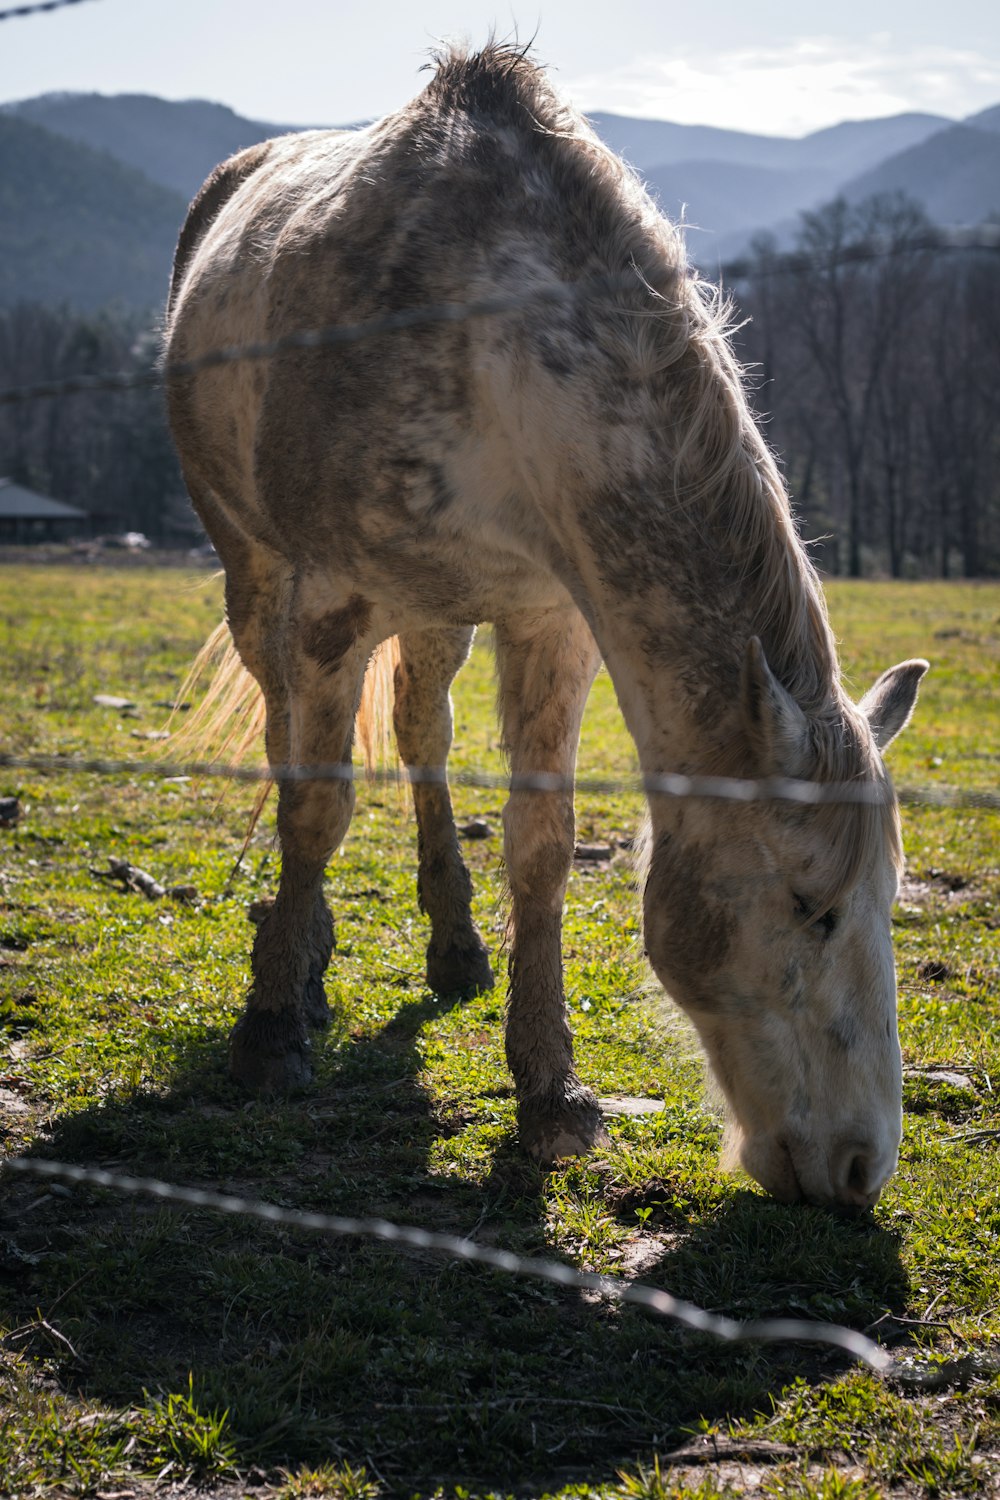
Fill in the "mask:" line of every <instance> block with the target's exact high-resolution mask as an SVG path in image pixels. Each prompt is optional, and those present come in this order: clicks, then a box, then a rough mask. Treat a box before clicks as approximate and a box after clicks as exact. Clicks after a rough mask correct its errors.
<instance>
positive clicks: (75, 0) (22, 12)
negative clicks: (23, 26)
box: [0, 0, 84, 21]
mask: <svg viewBox="0 0 1000 1500" xmlns="http://www.w3.org/2000/svg"><path fill="white" fill-rule="evenodd" d="M83 4H84V0H35V3H34V4H32V5H11V6H8V7H7V9H6V10H0V21H18V20H20V19H21V17H22V16H40V15H43V14H44V13H45V12H46V11H50V10H65V8H66V7H67V5H83Z"/></svg>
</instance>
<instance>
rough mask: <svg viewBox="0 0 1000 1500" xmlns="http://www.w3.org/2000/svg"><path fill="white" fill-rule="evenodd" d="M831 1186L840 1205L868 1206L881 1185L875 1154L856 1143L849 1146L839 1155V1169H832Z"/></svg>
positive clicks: (876, 1195)
mask: <svg viewBox="0 0 1000 1500" xmlns="http://www.w3.org/2000/svg"><path fill="white" fill-rule="evenodd" d="M833 1186H834V1192H835V1193H836V1196H837V1201H838V1202H839V1203H840V1204H841V1205H842V1206H844V1207H848V1208H868V1207H869V1206H870V1205H871V1204H872V1203H874V1202H875V1199H876V1198H877V1197H878V1190H879V1187H880V1186H881V1182H880V1180H879V1173H878V1158H877V1156H876V1155H875V1154H874V1153H873V1152H870V1151H867V1150H864V1149H863V1148H859V1147H858V1146H857V1145H853V1146H849V1147H848V1148H847V1149H846V1150H845V1151H844V1152H843V1154H842V1156H841V1159H840V1163H839V1170H835V1171H834V1179H833Z"/></svg>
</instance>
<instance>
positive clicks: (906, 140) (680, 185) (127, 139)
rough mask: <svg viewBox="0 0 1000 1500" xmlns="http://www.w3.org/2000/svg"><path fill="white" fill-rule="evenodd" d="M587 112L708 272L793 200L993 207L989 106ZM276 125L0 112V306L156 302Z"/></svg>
mask: <svg viewBox="0 0 1000 1500" xmlns="http://www.w3.org/2000/svg"><path fill="white" fill-rule="evenodd" d="M590 118H591V120H592V123H593V125H594V127H595V129H596V130H597V131H598V133H599V134H600V135H601V136H602V138H603V139H604V140H605V141H606V142H607V143H608V145H609V146H611V147H612V148H613V149H614V150H615V151H618V152H619V153H620V154H621V155H622V156H624V157H625V158H626V160H628V161H630V162H631V163H632V165H633V166H634V167H635V168H636V169H637V170H638V171H639V173H640V174H641V176H642V177H643V178H644V179H645V180H646V182H647V184H648V185H649V187H650V189H651V190H652V192H653V193H654V195H655V196H656V198H657V199H658V201H659V202H660V204H661V206H662V207H663V209H664V210H665V212H667V213H668V214H670V215H671V217H674V218H680V217H683V218H684V220H685V221H686V222H687V223H688V225H689V226H690V231H689V242H690V244H691V249H692V253H693V255H694V256H695V258H696V259H697V260H699V261H700V262H701V263H702V264H703V265H704V266H705V267H706V269H710V268H711V267H712V266H713V265H714V264H716V263H717V262H718V261H719V260H722V259H725V258H727V257H729V256H731V255H734V254H738V253H739V252H740V251H742V250H743V249H744V248H745V247H746V245H747V243H748V242H749V240H750V239H751V237H752V236H753V234H754V233H756V232H759V231H761V230H770V231H772V232H773V233H775V234H776V235H777V237H778V238H779V240H784V241H786V242H787V241H790V239H791V238H792V237H793V235H794V229H795V225H796V223H797V217H798V215H799V214H800V213H801V212H802V211H803V210H806V209H811V208H815V207H817V206H818V205H819V204H821V203H824V202H826V201H828V200H829V199H831V198H833V197H835V196H837V195H838V194H842V195H844V196H845V197H847V198H848V199H849V200H852V201H860V200H861V199H863V198H865V197H868V196H870V195H871V194H872V193H887V192H897V191H901V192H905V193H907V194H908V195H909V196H910V197H913V198H916V199H917V200H918V201H919V202H921V203H922V204H923V205H924V207H925V209H926V211H927V213H928V214H929V216H930V217H931V219H932V220H934V221H935V222H936V223H939V224H944V225H974V224H978V223H980V222H982V221H983V220H985V219H987V218H989V217H991V216H992V217H995V216H998V215H1000V105H996V106H994V107H993V108H991V109H987V110H983V111H982V112H980V113H979V114H976V115H973V116H970V117H969V118H968V119H966V120H963V121H955V120H951V119H948V118H946V117H945V116H942V115H933V114H901V115H895V116H891V117H889V118H884V119H875V120H860V121H850V122H846V123H844V124H840V125H835V126H832V127H830V128H828V129H825V130H818V131H814V132H813V133H812V134H811V135H807V136H803V137H801V138H792V137H782V136H764V135H755V134H752V133H749V132H743V131H735V130H717V129H714V128H712V127H709V126H697V125H678V124H673V123H671V122H669V121H663V120H644V119H632V118H629V117H627V116H623V115H616V114H607V113H601V112H597V113H594V114H592V115H591V117H590ZM287 128H289V127H283V126H280V125H274V124H269V123H267V122H264V121H260V120H249V119H245V118H243V117H242V116H240V115H237V114H236V113H234V111H233V110H231V109H228V108H227V107H226V106H224V105H221V104H213V103H209V102H207V101H205V100H188V101H183V102H173V101H168V100H165V99H158V98H155V97H152V96H149V95H142V94H120V95H114V96H105V95H101V94H46V95H42V96H40V97H38V98H34V99H27V100H24V101H22V102H20V103H17V104H10V105H6V106H3V107H0V304H9V303H11V302H13V301H16V300H19V299H21V298H26V299H33V300H38V301H43V302H49V303H59V302H61V303H66V304H68V305H71V306H73V307H76V308H79V309H89V308H96V307H100V306H103V305H105V304H107V303H108V302H111V301H117V302H119V303H121V304H124V305H126V306H131V307H148V308H153V307H157V306H159V305H160V304H161V303H162V300H163V296H164V292H165V288H166V284H167V278H168V275H169V267H170V260H171V257H172V253H173V247H174V243H175V241H176V236H177V230H178V228H179V226H180V224H181V222H182V220H183V217H184V212H185V208H186V205H187V202H188V200H189V199H190V198H191V197H193V195H194V194H195V192H196V191H197V190H198V188H199V187H200V185H201V183H202V182H203V181H204V179H205V177H206V176H207V175H208V173H209V172H210V171H211V169H212V168H213V167H214V166H215V165H216V163H217V162H219V161H221V160H223V159H224V158H225V157H227V156H230V155H231V154H232V153H233V152H234V151H236V150H238V149H240V147H243V146H249V145H253V144H254V143H255V142H257V141H261V140H266V139H267V138H268V137H269V136H272V135H278V134H281V133H282V132H283V130H285V129H287ZM297 128H301V127H297Z"/></svg>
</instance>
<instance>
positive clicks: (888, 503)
mask: <svg viewBox="0 0 1000 1500" xmlns="http://www.w3.org/2000/svg"><path fill="white" fill-rule="evenodd" d="M727 279H728V281H729V286H728V290H729V291H730V293H731V294H732V295H733V298H734V301H735V304H736V315H737V321H738V322H739V323H740V325H741V326H740V327H739V329H738V332H737V334H736V341H737V345H738V349H739V353H740V355H741V357H742V358H743V359H744V360H745V361H746V362H747V364H748V366H749V368H750V372H751V374H750V378H751V381H752V383H753V385H754V387H755V402H756V406H757V409H758V411H759V412H760V414H761V416H762V417H763V419H764V421H765V425H766V431H767V435H768V439H769V441H770V443H771V445H772V447H773V448H774V449H775V450H776V452H777V453H778V455H779V457H780V459H781V462H782V464H783V466H784V469H785V473H786V477H787V479H788V482H789V487H790V489H791V491H792V495H793V499H794V504H795V508H796V512H797V514H798V517H799V522H800V526H801V528H802V530H803V533H804V534H805V536H806V537H807V538H808V539H809V540H810V541H811V543H812V547H813V554H814V556H815V558H816V560H817V562H818V563H819V565H820V566H821V567H823V568H824V569H825V570H827V571H828V572H831V573H845V574H848V575H850V576H852V577H862V576H864V575H866V574H873V573H881V574H886V573H887V574H889V575H891V576H892V577H906V576H928V575H935V574H936V575H941V576H954V575H958V574H961V575H964V576H966V577H977V576H982V575H994V576H995V575H997V574H998V573H1000V253H998V252H997V251H996V250H982V249H981V250H962V251H958V250H956V249H954V248H949V247H948V245H947V243H946V242H943V241H942V242H940V243H939V242H937V239H936V234H935V230H934V228H933V226H932V225H931V224H930V222H929V221H928V220H927V218H926V217H925V215H924V213H923V211H922V210H921V208H920V207H919V205H917V204H915V203H913V202H912V201H909V200H907V199H905V198H903V197H901V196H898V195H895V196H891V197H876V198H871V199H869V200H867V201H866V202H863V203H860V204H857V205H851V204H848V203H847V202H845V201H844V200H842V199H838V200H837V201H835V202H833V203H830V204H828V205H826V206H825V207H824V208H822V209H820V210H818V211H816V212H814V213H808V214H804V215H802V217H801V223H800V229H799V232H798V235H797V239H796V243H795V247H794V249H792V250H783V249H779V248H778V246H777V245H776V243H775V242H774V241H773V240H770V239H767V238H762V239H759V240H757V241H756V242H755V243H754V246H753V248H752V253H751V254H750V255H749V256H748V257H747V259H746V260H745V261H744V262H743V263H742V264H741V265H740V266H739V267H737V268H734V269H733V270H732V271H731V272H730V273H729V276H728V277H727ZM156 348H157V335H156V333H155V331H154V330H153V329H152V328H151V326H150V323H149V320H148V319H144V318H142V317H141V316H139V315H136V314H131V313H127V312H123V311H116V310H110V309H109V310H106V311H104V312H101V313H99V314H96V315H95V314H91V315H82V314H78V313H73V312H70V311H67V310H65V309H64V310H59V309H53V308H51V307H43V306H38V305H27V304H23V305H19V306H15V307H13V308H10V309H7V310H3V311H0V387H7V386H15V385H21V384H27V383H32V382H36V381H42V380H50V379H61V378H64V377H67V376H72V375H80V374H96V373H103V372H106V371H108V370H132V369H135V370H138V369H146V368H148V367H149V364H150V363H151V361H152V360H153V359H154V358H155V356H156ZM0 474H3V475H6V476H8V477H10V478H11V479H14V480H15V481H18V482H20V483H22V484H26V485H27V486H29V487H30V488H32V489H36V490H39V491H41V492H42V493H44V494H49V495H52V496H54V497H55V498H57V499H62V500H67V501H69V502H71V503H72V504H75V505H79V506H82V507H83V508H84V509H85V510H88V511H90V512H91V513H92V514H93V516H94V518H95V524H96V525H97V528H98V529H99V530H104V531H114V530H137V531H144V532H146V533H147V535H149V536H151V537H152V538H154V539H155V540H157V541H160V542H171V541H173V542H179V541H186V540H190V539H191V538H192V537H194V536H196V535H197V534H198V528H197V523H196V522H195V521H194V518H193V514H192V512H191V510H190V507H189V505H188V503H187V500H186V498H185V494H184V485H183V481H182V479H181V475H180V470H179V467H178V464H177V460H176V458H175V456H174V453H173V449H172V446H171V443H170V438H169V434H168V431H167V426H166V421H165V417H164V409H163V396H162V392H161V391H159V390H148V391H147V390H136V391H129V392H122V393H111V394H109V393H95V394H93V395H77V396H73V397H71V398H67V399H59V400H52V401H37V402H31V403H26V404H23V405H17V406H6V407H0Z"/></svg>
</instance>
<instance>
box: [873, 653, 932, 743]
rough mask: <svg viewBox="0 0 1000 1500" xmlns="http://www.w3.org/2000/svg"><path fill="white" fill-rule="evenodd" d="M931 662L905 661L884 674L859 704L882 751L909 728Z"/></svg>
mask: <svg viewBox="0 0 1000 1500" xmlns="http://www.w3.org/2000/svg"><path fill="white" fill-rule="evenodd" d="M929 666H930V662H926V661H921V660H920V659H919V658H917V659H916V660H914V661H901V662H900V664H899V666H898V667H890V668H889V670H888V672H883V673H882V676H881V677H880V678H879V680H878V682H876V684H875V686H874V687H873V688H870V689H869V690H868V692H867V693H866V694H865V696H864V697H863V698H862V700H861V702H860V703H859V704H858V707H859V708H860V710H861V712H862V713H863V714H864V716H865V718H866V719H867V720H868V722H869V724H870V725H871V730H872V734H873V735H874V736H875V743H876V745H877V746H878V747H879V749H880V750H885V749H887V748H888V746H889V745H891V744H892V742H893V740H894V739H895V738H896V736H897V734H898V733H899V731H900V730H901V729H905V728H906V726H907V724H908V723H909V722H910V715H911V714H912V713H913V705H914V704H915V703H916V701H917V688H918V687H919V685H920V679H921V677H923V675H924V673H925V672H926V671H927V668H928V667H929Z"/></svg>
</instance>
